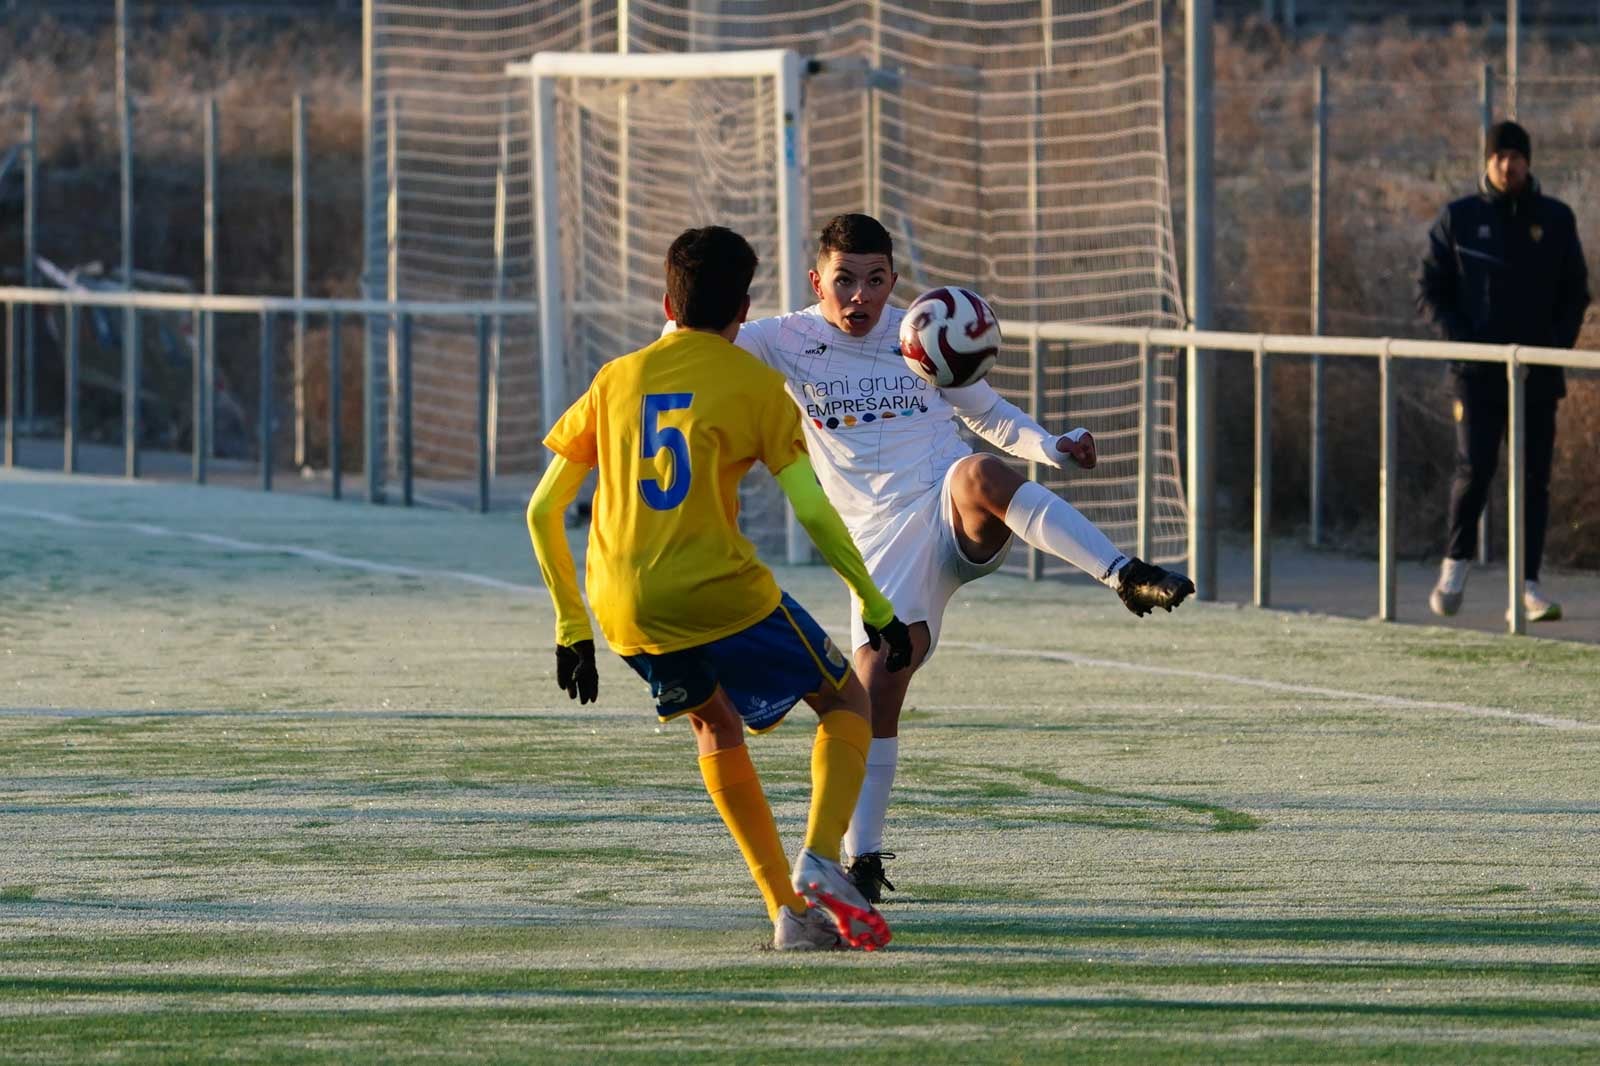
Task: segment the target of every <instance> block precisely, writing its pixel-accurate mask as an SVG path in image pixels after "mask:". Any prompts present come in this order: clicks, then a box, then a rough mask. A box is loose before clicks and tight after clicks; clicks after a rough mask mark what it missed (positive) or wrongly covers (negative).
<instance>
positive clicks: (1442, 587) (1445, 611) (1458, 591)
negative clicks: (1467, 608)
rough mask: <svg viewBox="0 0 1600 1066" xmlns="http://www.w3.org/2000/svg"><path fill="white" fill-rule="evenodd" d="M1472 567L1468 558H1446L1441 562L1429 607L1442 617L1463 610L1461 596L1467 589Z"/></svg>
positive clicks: (1430, 595) (1447, 616)
mask: <svg viewBox="0 0 1600 1066" xmlns="http://www.w3.org/2000/svg"><path fill="white" fill-rule="evenodd" d="M1471 569H1472V562H1471V561H1470V560H1468V559H1446V560H1445V561H1444V562H1443V563H1440V564H1439V580H1438V583H1436V584H1435V585H1434V586H1433V592H1432V593H1430V594H1429V595H1428V607H1429V608H1430V609H1431V610H1432V611H1433V613H1434V614H1436V615H1439V616H1440V617H1441V618H1449V617H1450V616H1451V615H1453V614H1455V613H1456V612H1457V611H1459V610H1461V597H1462V594H1463V593H1465V592H1466V589H1467V574H1468V572H1469V571H1470V570H1471Z"/></svg>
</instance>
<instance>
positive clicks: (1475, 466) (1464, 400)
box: [1445, 373, 1559, 581]
mask: <svg viewBox="0 0 1600 1066" xmlns="http://www.w3.org/2000/svg"><path fill="white" fill-rule="evenodd" d="M1450 377H1451V379H1452V384H1453V385H1454V387H1455V395H1456V401H1457V407H1456V472H1455V477H1454V478H1453V479H1452V480H1451V482H1450V544H1449V546H1448V547H1447V548H1446V549H1445V555H1447V556H1449V557H1450V558H1452V559H1471V558H1472V557H1473V556H1474V555H1476V554H1477V551H1478V517H1479V516H1480V515H1481V514H1483V506H1484V504H1485V503H1487V502H1488V500H1489V482H1490V481H1491V480H1492V479H1493V478H1494V471H1495V466H1496V465H1497V464H1498V463H1499V460H1500V441H1501V439H1502V438H1503V437H1504V436H1505V432H1506V379H1505V375H1504V374H1483V375H1478V374H1473V375H1467V374H1459V373H1454V374H1451V375H1450ZM1524 396H1525V397H1526V399H1527V405H1526V411H1527V414H1526V418H1527V425H1526V427H1525V429H1524V437H1523V443H1524V447H1525V450H1524V452H1523V459H1524V465H1523V472H1524V477H1523V485H1524V488H1525V491H1526V498H1525V502H1524V518H1525V524H1524V526H1523V530H1524V536H1526V537H1527V555H1526V559H1527V562H1526V565H1525V567H1524V571H1523V572H1524V575H1525V576H1526V577H1527V579H1528V580H1529V581H1537V580H1539V563H1540V560H1541V559H1543V557H1544V536H1545V529H1546V527H1547V526H1548V525H1549V522H1550V461H1551V457H1552V455H1553V454H1554V452H1555V443H1556V404H1557V403H1558V402H1559V401H1558V398H1557V397H1556V396H1555V395H1554V394H1553V391H1552V390H1549V389H1538V388H1532V389H1525V390H1524Z"/></svg>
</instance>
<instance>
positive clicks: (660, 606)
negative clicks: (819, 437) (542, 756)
mask: <svg viewBox="0 0 1600 1066" xmlns="http://www.w3.org/2000/svg"><path fill="white" fill-rule="evenodd" d="M545 445H546V446H547V447H549V448H550V450H551V451H554V452H556V453H557V454H558V455H561V456H564V457H565V458H566V459H568V460H570V461H571V462H574V463H581V464H584V465H586V466H594V467H598V468H599V478H600V481H599V485H598V487H597V488H596V489H595V495H594V503H593V508H592V511H591V517H590V526H589V553H588V558H587V560H586V562H585V569H586V571H587V576H586V580H585V586H586V588H587V590H588V594H589V606H590V608H591V609H592V610H593V611H594V615H595V618H596V620H597V621H598V622H599V623H600V630H601V632H602V633H604V634H605V638H606V642H607V643H609V644H610V645H611V647H612V649H613V650H614V651H616V652H617V654H619V655H636V654H638V653H640V652H650V653H653V654H662V653H665V652H670V651H678V650H681V649H683V648H692V647H695V646H697V645H700V644H708V643H710V642H711V641H714V640H718V639H721V638H722V637H725V636H728V635H729V634H732V633H737V632H738V631H739V630H741V629H745V628H748V627H749V626H752V625H754V624H755V623H757V622H759V621H761V619H763V618H765V617H766V616H767V615H769V614H771V613H772V611H773V610H774V609H775V608H776V607H777V606H778V599H779V596H780V593H779V590H778V584H777V582H776V581H775V580H773V577H772V573H771V572H770V571H769V570H768V569H767V568H766V567H765V566H764V565H762V563H761V561H760V560H759V559H757V558H756V550H755V546H754V545H752V544H751V543H750V541H749V540H748V539H746V538H745V536H744V535H743V534H742V533H740V532H739V482H740V480H741V479H742V478H743V477H744V475H745V472H746V471H748V470H749V469H750V466H751V464H752V463H754V462H756V461H757V460H759V461H760V462H761V463H763V464H765V466H766V467H767V469H768V470H770V471H771V472H772V473H774V474H776V473H778V471H780V470H782V469H783V468H784V467H786V466H788V465H789V464H790V463H792V462H794V461H795V459H796V458H797V457H799V456H800V455H801V454H803V453H804V452H805V439H804V434H803V432H802V430H801V428H800V415H799V408H797V407H796V406H795V403H794V401H793V400H791V399H790V398H789V394H788V393H787V392H785V391H784V379H783V375H782V374H780V373H778V372H777V371H776V370H773V369H771V368H770V367H768V366H766V365H765V364H764V363H762V362H761V361H760V360H758V359H757V358H756V357H755V356H753V355H751V354H750V353H749V352H746V351H745V350H744V349H742V348H739V347H737V346H736V345H733V344H731V343H729V342H728V341H726V340H724V339H723V338H722V337H721V336H719V335H717V334H713V333H706V332H703V331H699V330H678V331H676V332H673V333H669V334H667V335H666V336H664V337H662V338H661V339H660V340H658V341H656V342H655V343H654V344H651V345H650V346H649V347H647V348H642V349H640V350H639V351H636V352H632V353H630V354H628V355H625V356H622V357H621V358H619V359H614V360H612V361H611V362H609V363H607V364H605V365H604V366H602V367H601V368H600V371H599V373H597V374H595V376H594V381H593V382H591V383H590V385H589V388H588V391H586V392H585V393H584V394H583V395H582V396H581V397H579V398H578V400H577V402H575V403H574V404H573V405H572V406H571V407H569V408H568V409H567V411H566V413H565V414H563V415H562V416H561V419H560V420H559V421H558V422H557V423H556V424H555V427H554V428H553V429H551V431H550V433H549V435H548V436H547V437H545Z"/></svg>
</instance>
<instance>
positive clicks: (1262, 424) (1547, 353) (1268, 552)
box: [0, 288, 1600, 633]
mask: <svg viewBox="0 0 1600 1066" xmlns="http://www.w3.org/2000/svg"><path fill="white" fill-rule="evenodd" d="M0 305H3V306H4V315H5V322H6V360H5V429H4V461H5V465H6V466H8V467H11V466H14V465H16V452H17V434H16V429H17V422H18V411H17V406H18V403H17V400H18V392H19V390H18V382H19V369H20V353H19V344H18V336H19V333H20V329H19V327H18V322H19V317H20V316H19V315H18V314H17V308H18V307H29V306H41V305H43V306H56V307H62V308H63V309H64V310H65V311H66V322H67V323H68V325H67V328H66V337H67V342H66V343H67V358H66V375H67V382H66V395H67V397H68V407H67V417H66V420H65V423H64V435H65V440H64V445H65V448H64V454H65V457H66V458H65V461H64V467H65V469H66V470H67V472H69V473H70V472H72V471H73V470H74V469H75V463H76V460H75V452H76V449H75V440H74V438H75V434H76V425H75V418H74V417H73V407H74V397H75V396H76V391H77V389H76V382H75V380H74V376H75V374H76V366H77V357H76V340H75V338H76V337H77V335H78V329H77V326H76V325H75V323H76V322H77V321H78V319H79V317H80V315H81V313H83V312H84V311H85V310H87V309H92V308H117V309H119V310H122V311H123V312H124V313H126V314H129V315H132V316H133V317H134V318H135V321H137V318H138V316H139V315H140V314H141V313H149V312H159V311H169V312H170V311H177V312H183V313H187V314H189V315H192V316H195V317H196V318H199V317H201V316H206V315H225V314H233V315H251V316H254V317H256V318H257V319H258V321H259V323H260V330H259V337H260V360H259V365H260V372H261V392H260V413H259V422H258V433H259V438H258V439H259V454H258V463H259V474H260V487H261V489H262V491H267V492H270V491H272V488H273V467H274V442H273V429H272V426H273V418H272V411H273V406H274V403H273V393H274V387H275V386H274V382H275V381H276V380H277V378H276V376H275V375H274V372H273V367H274V364H275V361H276V360H277V358H278V356H277V349H276V348H275V346H274V343H273V330H274V322H275V320H276V319H277V318H279V317H283V316H287V315H327V316H329V317H330V318H332V319H333V320H334V321H335V322H337V320H338V318H339V316H342V315H351V316H366V317H368V318H369V319H370V320H372V321H374V322H379V323H382V324H383V326H384V328H386V329H388V330H390V331H392V333H393V334H394V336H395V338H396V344H397V346H398V351H399V353H400V359H399V368H400V373H399V377H400V390H399V403H398V405H397V407H396V408H395V419H396V421H397V422H398V424H399V426H400V433H399V445H400V454H399V460H400V462H399V466H400V483H401V497H400V501H399V502H400V503H402V504H404V505H405V506H410V505H411V504H412V503H413V491H412V475H413V466H414V464H413V454H412V439H411V432H410V426H411V389H410V378H411V375H410V366H411V359H410V353H411V335H412V323H413V322H415V321H416V320H417V319H419V318H424V317H440V316H449V317H467V318H469V319H471V320H473V321H475V323H476V333H477V337H478V390H477V394H478V419H477V427H476V433H475V436H476V440H477V455H478V474H477V485H478V507H479V509H480V510H487V509H488V507H489V491H490V477H489V447H488V441H489V418H488V414H489V406H488V379H489V338H490V336H491V333H492V330H493V328H494V322H495V320H496V319H497V318H500V317H505V316H514V315H522V316H528V315H532V314H535V313H536V308H534V307H533V306H532V305H530V304H525V303H498V304H467V303H423V302H410V303H399V304H390V303H384V302H381V301H369V300H291V299H270V298H262V297H248V296H183V295H176V294H151V293H131V294H130V293H93V294H90V293H74V292H57V291H53V290H47V289H24V288H0ZM1002 328H1003V329H1004V331H1005V332H1006V333H1007V335H1008V336H1011V337H1014V338H1017V339H1019V340H1022V341H1024V342H1026V343H1027V344H1028V345H1029V346H1030V347H1031V348H1032V349H1033V351H1034V352H1035V361H1036V362H1037V361H1038V354H1037V353H1038V352H1039V351H1040V349H1041V347H1042V346H1043V345H1044V344H1046V343H1050V342H1057V343H1059V342H1068V343H1078V344H1107V343H1112V344H1127V345H1132V346H1135V347H1136V348H1137V350H1138V353H1139V365H1140V379H1141V387H1140V390H1139V406H1140V419H1139V421H1140V424H1141V425H1142V426H1143V427H1145V428H1144V432H1143V433H1142V435H1141V440H1140V442H1139V447H1138V455H1139V460H1138V480H1139V488H1138V508H1139V534H1138V550H1139V552H1140V553H1141V554H1143V553H1144V552H1145V550H1146V545H1147V544H1148V543H1149V540H1150V536H1151V516H1152V508H1151V501H1152V499H1153V498H1154V493H1153V484H1154V480H1155V478H1156V476H1157V470H1156V464H1155V462H1154V461H1153V455H1154V445H1153V441H1152V439H1151V438H1152V434H1151V427H1153V426H1154V425H1155V424H1156V418H1155V404H1156V402H1157V391H1156V388H1155V374H1154V366H1155V355H1156V353H1157V351H1158V350H1160V349H1169V348H1180V347H1185V346H1190V345H1193V346H1196V347H1202V348H1205V349H1209V350H1215V351H1232V352H1245V353H1249V354H1250V355H1251V356H1252V360H1253V361H1252V365H1253V374H1252V382H1251V389H1250V394H1251V397H1252V408H1253V419H1252V421H1253V425H1254V443H1253V448H1252V453H1253V466H1252V469H1253V473H1252V481H1253V492H1252V509H1253V515H1254V521H1253V570H1254V579H1253V595H1252V600H1253V602H1254V603H1255V604H1256V605H1257V606H1261V607H1265V606H1269V605H1270V604H1271V602H1272V592H1271V589H1272V531H1271V518H1270V516H1271V513H1272V431H1271V425H1272V371H1273V363H1274V361H1276V360H1278V359H1281V358H1284V357H1297V356H1299V357H1304V356H1308V355H1309V356H1318V357H1349V358H1356V359H1371V360H1376V362H1377V366H1378V371H1379V380H1380V383H1381V388H1380V393H1379V396H1380V399H1379V408H1380V425H1381V427H1382V431H1381V433H1380V434H1379V439H1378V447H1377V454H1376V455H1374V456H1372V459H1373V461H1374V463H1375V465H1376V468H1377V470H1378V475H1379V476H1378V508H1379V515H1380V521H1379V532H1378V617H1379V618H1380V619H1381V620H1383V621H1394V620H1395V618H1396V610H1395V585H1396V581H1395V561H1396V551H1395V516H1396V511H1397V508H1398V506H1399V504H1400V500H1399V499H1398V498H1397V493H1396V492H1395V486H1396V484H1397V481H1398V470H1399V449H1398V447H1397V432H1396V418H1397V415H1396V412H1397V397H1396V389H1395V388H1394V384H1393V382H1394V368H1395V366H1396V364H1397V363H1399V362H1400V361H1402V360H1418V361H1435V362H1437V361H1443V360H1465V361H1472V362H1487V363H1500V364H1503V365H1504V366H1505V367H1506V374H1507V382H1508V403H1509V411H1510V417H1509V419H1508V425H1507V431H1506V439H1507V450H1508V455H1507V463H1506V470H1507V478H1506V484H1507V497H1506V503H1507V513H1508V515H1509V516H1510V521H1509V528H1508V536H1509V541H1510V551H1509V555H1508V562H1509V566H1508V567H1507V573H1508V599H1509V607H1508V610H1507V616H1506V617H1507V620H1508V621H1507V625H1508V628H1509V631H1510V632H1512V633H1523V632H1525V631H1526V627H1527V617H1526V612H1525V609H1524V606H1523V602H1522V586H1523V573H1524V570H1523V545H1522V524H1523V521H1522V519H1523V505H1524V484H1523V478H1524V474H1523V448H1524V420H1523V416H1522V410H1523V401H1524V387H1523V379H1524V376H1525V372H1526V368H1527V367H1529V366H1562V367H1570V368H1574V369H1583V370H1600V351H1568V350H1565V349H1555V348H1532V347H1523V346H1520V345H1506V346H1496V345H1487V344H1448V343H1444V342H1442V341H1421V340H1403V339H1397V338H1390V337H1381V338H1372V337H1329V336H1323V337H1316V336H1305V335H1272V334H1264V333H1255V334H1250V333H1226V332H1217V331H1200V332H1196V331H1185V330H1175V329H1140V328H1132V327H1124V326H1094V325H1084V324H1079V323H1068V322H1041V323H1033V322H1005V323H1002ZM196 336H203V331H200V330H198V329H197V331H196ZM335 336H337V331H336V332H335ZM336 350H337V348H336ZM208 363H209V353H208V352H207V351H206V350H205V347H204V345H203V344H199V345H196V346H195V348H194V355H193V366H192V368H191V372H192V378H193V393H192V397H193V399H192V403H193V405H194V415H195V424H196V426H197V432H196V434H195V441H196V444H195V446H194V450H193V477H194V480H195V481H196V482H197V483H203V482H204V481H205V480H206V454H205V449H204V448H203V447H202V446H201V445H200V443H199V442H200V441H203V440H204V436H205V434H204V427H205V426H206V423H207V419H208V414H207V404H206V400H205V396H206V382H207V366H208ZM331 365H332V367H333V369H334V372H335V380H337V368H338V359H337V356H336V357H335V359H334V360H333V362H332V364H331ZM333 387H334V388H337V385H334V386H333ZM367 395H368V396H369V397H370V396H371V395H372V392H371V389H370V385H369V389H368V392H367ZM368 412H369V417H368V418H367V419H366V421H365V425H364V430H363V434H362V437H363V451H364V454H365V457H366V463H365V466H366V470H367V471H368V494H369V498H373V497H376V496H377V494H378V493H379V492H380V491H381V489H380V486H379V484H378V483H377V481H376V480H375V478H374V476H373V471H374V470H375V469H376V465H375V464H376V462H377V460H376V456H377V454H378V451H377V449H378V441H377V439H376V435H377V432H378V430H377V424H376V422H375V421H374V420H373V419H372V417H371V415H370V412H371V404H370V402H369V404H368ZM132 417H133V418H134V420H135V421H134V429H135V430H136V429H137V404H135V405H134V414H133V416H132ZM340 439H341V435H340V433H339V431H338V428H337V426H335V427H334V429H333V440H334V442H335V443H334V455H335V458H337V457H338V455H339V450H340V448H341V446H342V445H341V444H340ZM127 456H128V460H127V461H128V464H129V466H130V469H131V470H132V471H133V472H134V473H136V472H137V469H138V445H137V434H136V433H135V434H134V435H133V436H130V438H129V442H128V444H127ZM339 469H340V464H338V463H335V466H334V470H335V475H334V478H333V481H332V495H333V496H334V497H335V498H338V497H339V496H340V494H341V488H340V484H341V483H340V479H339V477H338V474H337V471H338V470H339ZM1029 572H1030V574H1032V575H1036V574H1037V569H1036V568H1035V567H1033V566H1031V565H1030V567H1029Z"/></svg>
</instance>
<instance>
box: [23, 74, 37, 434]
mask: <svg viewBox="0 0 1600 1066" xmlns="http://www.w3.org/2000/svg"><path fill="white" fill-rule="evenodd" d="M22 144H23V149H22V152H23V156H22V284H23V285H24V286H26V287H27V288H30V289H31V288H33V284H34V266H33V258H34V254H35V246H36V243H37V237H38V229H39V203H38V188H39V109H38V108H37V107H34V106H33V105H31V104H30V105H29V106H28V112H27V115H26V116H25V117H24V118H23V134H22ZM36 310H37V309H36V308H34V307H32V306H31V305H26V304H24V305H23V308H22V373H23V377H24V379H25V380H26V384H25V385H24V386H23V388H24V389H25V390H26V391H25V392H24V393H23V394H22V416H23V417H24V418H26V419H27V420H28V432H29V433H33V432H35V430H34V428H33V419H34V416H35V415H36V414H37V413H38V408H37V403H36V401H37V400H38V391H39V390H38V385H37V383H38V378H39V362H38V358H37V357H36V355H35V350H34V349H35V345H34V338H33V332H34V330H33V318H34V314H35V312H36Z"/></svg>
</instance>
